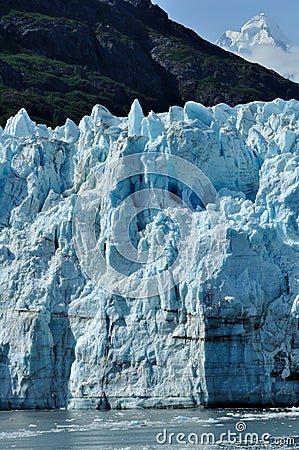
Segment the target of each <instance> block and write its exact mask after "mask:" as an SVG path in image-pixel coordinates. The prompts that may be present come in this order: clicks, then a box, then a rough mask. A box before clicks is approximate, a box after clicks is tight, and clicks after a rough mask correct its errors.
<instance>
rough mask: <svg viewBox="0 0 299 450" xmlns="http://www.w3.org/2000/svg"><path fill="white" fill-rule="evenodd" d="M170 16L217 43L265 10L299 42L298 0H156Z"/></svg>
mask: <svg viewBox="0 0 299 450" xmlns="http://www.w3.org/2000/svg"><path fill="white" fill-rule="evenodd" d="M152 2H153V3H156V4H158V5H159V6H161V7H162V8H163V9H164V10H165V11H167V12H168V14H169V17H170V18H171V19H173V20H176V21H177V22H180V23H183V24H184V25H186V26H188V27H189V28H193V29H194V30H195V31H197V33H198V34H199V35H200V36H202V37H203V38H204V39H207V40H209V41H211V42H214V41H215V40H216V39H217V38H218V37H219V36H220V35H221V34H222V33H223V32H224V31H225V30H228V29H231V30H239V29H240V27H241V25H243V24H244V23H245V22H246V21H247V20H249V19H251V17H253V16H255V15H256V14H259V13H261V12H264V13H265V14H266V15H268V16H269V17H270V18H272V19H273V21H274V22H276V23H277V24H278V25H279V26H280V28H281V29H282V31H283V32H284V34H285V35H286V36H287V37H288V38H289V40H290V41H291V42H292V43H293V44H296V45H299V28H298V20H299V1H298V0H247V1H242V0H224V1H223V0H205V1H201V0H152Z"/></svg>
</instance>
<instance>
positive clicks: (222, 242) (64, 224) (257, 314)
mask: <svg viewBox="0 0 299 450" xmlns="http://www.w3.org/2000/svg"><path fill="white" fill-rule="evenodd" d="M0 199H1V200H0V205H1V206H0V261H1V272H0V323H1V326H0V408H2V409H11V408H13V409H26V408H27V409H32V408H37V409H41V408H61V407H68V408H73V409H80V408H83V409H84V408H98V409H107V408H137V407H145V408H152V407H156V408H162V407H192V406H199V405H203V406H208V407H213V406H220V405H225V406H236V405H242V406H264V405H265V406H266V405H268V406H269V405H272V406H277V405H288V406H294V405H296V404H297V405H298V400H299V340H298V337H299V333H298V317H299V233H298V226H299V218H298V202H299V102H298V101H296V100H290V101H284V100H281V99H276V100H274V101H273V102H269V103H265V102H252V103H248V104H245V105H238V106H235V107H230V106H227V105H226V104H219V105H217V106H213V107H208V108H207V107H204V106H203V105H201V104H198V103H195V102H187V103H186V104H185V107H184V108H181V107H177V106H173V107H171V108H170V110H169V111H168V112H166V113H159V114H155V113H154V112H150V113H149V114H148V115H144V113H143V111H142V108H141V106H140V104H139V102H138V101H137V100H135V101H134V103H133V105H132V107H131V110H130V112H129V114H128V117H116V116H113V115H112V114H111V113H110V112H109V111H108V110H107V109H106V108H105V107H104V106H99V105H97V106H95V107H94V108H93V110H92V113H91V115H90V116H85V117H84V118H83V119H82V120H81V122H80V124H79V126H77V125H76V124H75V123H74V122H72V121H71V120H67V122H66V124H65V125H64V126H61V127H57V128H56V129H54V130H52V129H50V128H48V127H47V126H45V125H37V124H36V123H35V122H33V121H32V120H31V119H30V117H29V116H28V114H27V112H26V111H25V110H24V109H22V110H20V111H19V112H18V114H17V115H16V116H14V117H12V118H10V119H9V120H8V121H7V124H6V126H5V128H4V129H1V130H0Z"/></svg>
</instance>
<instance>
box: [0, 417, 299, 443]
mask: <svg viewBox="0 0 299 450" xmlns="http://www.w3.org/2000/svg"><path fill="white" fill-rule="evenodd" d="M245 428H246V429H245ZM207 433H210V434H209V435H208V434H207ZM246 433H247V436H246ZM221 435H222V436H221ZM257 438H258V439H259V442H258V443H257V441H256V440H257ZM157 439H158V441H157ZM208 439H209V441H207V440H208ZM172 448H175V449H179V448H183V449H196V448H197V449H201V450H205V449H221V450H232V449H240V448H250V449H255V450H261V449H267V448H268V449H269V448H270V449H273V448H276V449H299V408H290V409H267V410H260V409H259V410H249V409H248V410H244V409H243V410H239V409H230V410H228V409H217V410H205V409H201V408H198V409H186V410H184V409H183V410H142V409H140V410H134V411H132V410H128V411H124V410H123V411H1V412H0V449H1V450H4V449H17V450H21V449H26V450H33V449H38V450H71V449H78V450H79V449H80V450H84V449H90V450H91V449H96V450H99V449H107V450H110V449H114V450H116V449H125V450H130V449H132V450H150V449H167V450H169V449H172Z"/></svg>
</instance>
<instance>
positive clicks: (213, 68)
mask: <svg viewBox="0 0 299 450" xmlns="http://www.w3.org/2000/svg"><path fill="white" fill-rule="evenodd" d="M0 16H1V20H0V49H1V52H0V123H1V124H2V125H3V124H4V123H5V121H6V119H7V118H8V117H9V116H10V115H12V114H14V113H15V112H16V111H17V110H18V109H19V108H20V107H25V108H26V109H27V110H28V112H29V113H30V115H31V117H32V118H33V119H35V120H38V121H42V122H46V123H47V124H52V125H56V124H58V123H61V122H63V121H64V120H65V119H66V117H69V118H71V119H73V120H78V118H80V117H81V116H82V115H83V114H86V113H88V112H89V111H90V109H91V107H92V106H93V105H94V104H95V103H100V104H104V105H105V106H107V107H108V108H109V109H110V110H111V111H112V112H113V113H114V114H118V115H124V114H126V113H127V111H128V108H129V105H130V103H131V102H132V100H133V99H134V98H136V97H138V98H139V99H140V100H141V103H142V105H143V107H144V109H145V110H150V109H154V110H156V111H162V110H166V109H167V108H168V107H169V106H170V105H171V104H178V105H182V104H183V103H184V102H185V101H187V100H190V99H192V100H197V101H199V102H202V103H203V104H205V105H213V104H216V103H219V102H226V103H228V104H230V105H235V104H237V103H241V102H247V101H251V100H255V99H260V100H272V99H274V98H276V97H282V98H284V99H289V98H299V86H297V85H295V84H293V83H291V82H289V81H286V80H284V79H283V78H281V77H279V76H277V74H274V73H273V72H269V71H268V70H266V69H264V68H262V67H260V66H258V65H253V64H250V63H247V62H245V61H244V60H242V59H240V58H238V57H237V56H235V55H232V54H230V53H227V52H225V51H223V50H222V49H220V48H219V47H217V46H214V45H213V44H210V43H208V42H206V41H204V40H203V39H201V38H200V37H199V36H197V35H196V34H195V33H194V32H193V31H191V30H188V29H186V28H184V27H183V26H181V25H179V24H177V23H175V22H172V21H170V20H169V19H168V17H167V14H166V13H165V12H164V11H162V10H161V9H160V8H159V7H158V6H155V5H152V4H151V2H150V1H149V0H142V1H140V0H135V1H134V0H131V1H125V0H101V1H98V0H86V1H85V2H84V4H83V5H82V2H80V1H79V0H70V1H68V2H63V1H61V0H53V1H51V2H48V1H46V0H27V1H26V2H23V1H21V0H11V1H10V2H5V3H4V2H3V1H1V2H0Z"/></svg>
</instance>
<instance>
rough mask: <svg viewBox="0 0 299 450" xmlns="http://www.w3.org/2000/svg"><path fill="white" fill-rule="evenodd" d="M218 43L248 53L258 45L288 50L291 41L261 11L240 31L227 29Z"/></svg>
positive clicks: (232, 49) (228, 48)
mask: <svg viewBox="0 0 299 450" xmlns="http://www.w3.org/2000/svg"><path fill="white" fill-rule="evenodd" d="M216 44H217V45H219V46H220V47H223V48H225V49H227V50H230V51H232V52H238V53H243V54H248V53H250V51H251V49H252V48H253V47H255V46H257V45H271V46H274V47H278V48H280V49H282V50H285V51H286V50H288V47H289V45H290V42H289V40H288V38H287V37H286V36H285V34H284V33H283V32H282V31H281V29H280V27H279V26H278V25H277V24H276V23H275V22H273V21H272V20H271V19H270V18H269V17H268V16H266V14H265V13H260V14H258V15H256V16H254V17H253V18H252V19H250V20H249V21H248V22H246V23H245V24H244V25H243V26H242V27H241V29H240V31H232V30H228V31H225V33H223V34H222V35H221V36H220V38H219V39H218V40H217V41H216Z"/></svg>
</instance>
